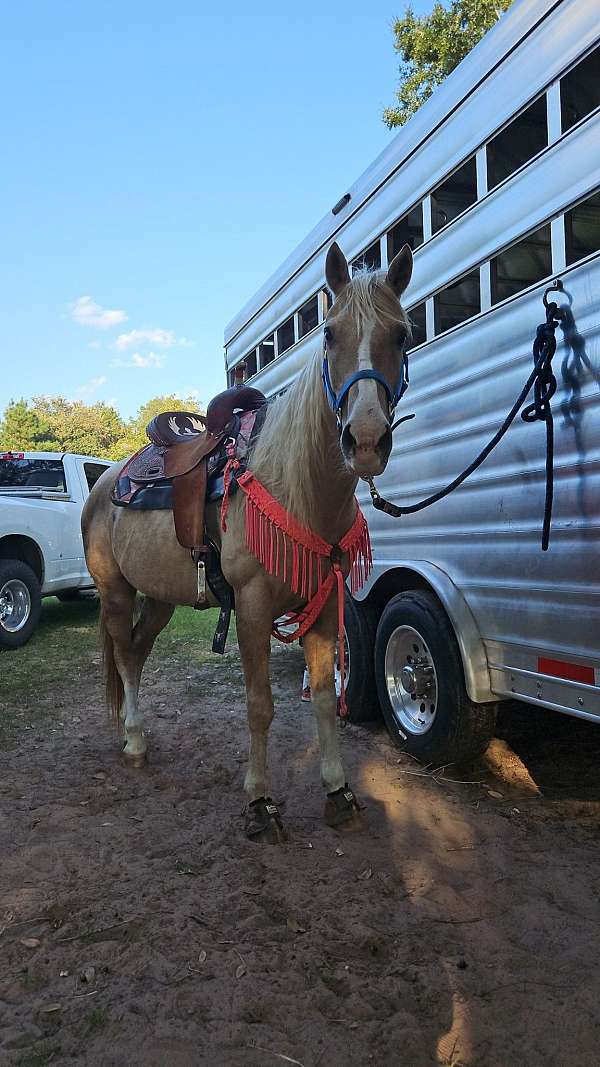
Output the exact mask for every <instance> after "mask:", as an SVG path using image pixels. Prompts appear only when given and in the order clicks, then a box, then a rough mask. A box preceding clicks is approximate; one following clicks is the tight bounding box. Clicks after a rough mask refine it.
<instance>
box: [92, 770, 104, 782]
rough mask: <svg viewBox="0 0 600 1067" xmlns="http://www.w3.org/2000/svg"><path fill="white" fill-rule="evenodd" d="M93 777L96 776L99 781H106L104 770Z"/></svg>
mask: <svg viewBox="0 0 600 1067" xmlns="http://www.w3.org/2000/svg"><path fill="white" fill-rule="evenodd" d="M92 778H95V779H96V781H97V782H104V781H106V775H105V773H104V771H98V774H93V775H92Z"/></svg>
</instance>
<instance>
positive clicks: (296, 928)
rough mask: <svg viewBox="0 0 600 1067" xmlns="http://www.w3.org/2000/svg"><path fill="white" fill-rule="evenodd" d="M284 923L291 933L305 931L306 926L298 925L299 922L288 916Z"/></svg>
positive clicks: (303, 932)
mask: <svg viewBox="0 0 600 1067" xmlns="http://www.w3.org/2000/svg"><path fill="white" fill-rule="evenodd" d="M286 925H287V928H288V930H291V931H292V933H293V934H305V933H306V927H305V926H300V923H299V922H298V920H297V919H292V918H291V917H290V918H289V919H288V920H287V924H286Z"/></svg>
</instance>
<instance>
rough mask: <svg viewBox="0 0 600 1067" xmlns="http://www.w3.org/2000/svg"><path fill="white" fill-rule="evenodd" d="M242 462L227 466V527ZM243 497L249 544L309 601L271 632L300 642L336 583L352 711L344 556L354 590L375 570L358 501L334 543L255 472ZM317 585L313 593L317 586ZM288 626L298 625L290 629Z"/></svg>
mask: <svg viewBox="0 0 600 1067" xmlns="http://www.w3.org/2000/svg"><path fill="white" fill-rule="evenodd" d="M239 467H240V464H239V462H238V460H237V459H235V458H234V457H232V458H230V460H229V462H228V464H227V467H226V469H225V478H224V495H223V503H222V506H221V526H222V528H223V530H226V529H227V508H228V503H229V488H230V485H231V480H232V477H233V475H234V474H235V473H236V471H237V470H239ZM236 482H237V484H238V486H239V487H240V489H241V490H242V492H243V493H244V496H245V498H246V500H245V525H246V547H247V548H248V550H249V551H250V552H251V553H252V555H253V556H255V557H256V559H257V560H258V561H259V562H260V563H261V564H262V566H263V567H264V568H265V570H266V571H267V573H268V574H272V575H275V576H276V577H278V578H280V579H281V580H282V581H283V582H286V584H288V585H289V586H290V588H291V590H292V592H293V593H296V595H297V596H299V597H301V598H302V599H305V600H306V601H307V603H306V605H305V606H304V607H303V608H302V609H301V610H300V611H296V612H290V613H289V614H288V615H286V617H285V630H283V629H282V628H281V626H278V625H277V624H274V625H273V630H272V633H273V636H274V637H276V638H277V639H278V640H279V641H283V642H285V643H286V644H289V643H291V642H292V641H296V640H297V639H298V638H299V637H303V636H304V634H305V633H306V632H307V631H308V630H310V628H311V626H313V625H314V623H315V622H316V620H317V619H318V617H319V615H320V614H321V611H322V610H323V608H324V606H325V604H326V603H327V601H328V599H329V597H330V596H331V594H332V592H333V590H334V589H335V588H336V587H337V606H338V654H339V665H340V674H341V694H340V716H341V718H342V719H345V718H346V716H347V714H348V709H347V706H346V694H345V650H344V572H343V570H342V561H343V558H344V556H347V557H348V565H349V574H350V589H351V592H352V593H355V592H356V591H357V590H358V589H360V587H361V585H362V584H363V583H364V582H365V581H366V579H367V577H368V576H369V573H370V571H371V568H372V565H373V560H372V556H371V541H370V538H369V528H368V526H367V522H366V519H365V517H364V515H363V513H362V511H361V510H360V507H359V505H358V501H357V502H356V517H355V519H354V522H353V523H352V526H351V527H350V529H349V530H348V531H347V533H345V534H344V536H343V537H342V538H341V539H340V541H339V544H337V545H330V544H328V542H327V541H324V540H323V539H322V538H321V537H319V536H318V534H316V533H314V532H313V531H312V530H309V529H308V528H307V527H306V526H303V525H302V523H300V522H298V520H297V519H295V518H294V516H293V515H291V514H290V512H289V511H287V510H286V508H284V507H283V505H282V504H280V503H279V501H278V500H276V499H275V497H273V496H271V494H270V493H269V491H268V490H267V489H265V487H264V485H262V484H261V482H259V481H258V480H257V479H256V478H255V477H254V475H253V473H252V471H248V470H247V471H245V472H244V473H243V474H240V475H238V476H237V477H236ZM315 586H316V590H315V592H314V593H313V589H315ZM288 626H295V627H296V629H295V630H294V631H293V632H292V633H289V632H287V630H288Z"/></svg>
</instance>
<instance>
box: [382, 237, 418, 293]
mask: <svg viewBox="0 0 600 1067" xmlns="http://www.w3.org/2000/svg"><path fill="white" fill-rule="evenodd" d="M412 268H413V256H412V252H411V250H410V245H404V247H403V248H401V249H400V251H399V252H398V255H397V256H394V258H393V260H392V262H391V263H390V265H389V267H388V272H387V275H386V279H385V280H386V282H387V284H388V285H389V287H390V289H393V290H394V292H395V294H396V296H397V297H398V299H400V297H401V296H402V293H403V292H404V290H405V289H406V286H407V285H408V283H409V281H410V279H411V275H412Z"/></svg>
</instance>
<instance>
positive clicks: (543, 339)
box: [368, 280, 562, 552]
mask: <svg viewBox="0 0 600 1067" xmlns="http://www.w3.org/2000/svg"><path fill="white" fill-rule="evenodd" d="M555 289H558V290H562V282H561V281H560V280H557V281H556V282H555V283H554V284H553V285H552V286H550V288H549V289H547V290H546V292H545V293H544V307H545V308H546V321H545V322H542V323H540V325H539V326H538V328H537V331H536V335H535V340H534V342H533V370H532V372H531V374H530V375H529V377H528V379H527V381H526V382H525V385H524V386H523V388H522V390H521V392H520V393H519V396H518V397H517V399H516V400H515V402H514V404H513V406H512V408H511V409H510V411H509V413H508V415H507V416H506V418H505V420H504V422H503V423H502V426H501V427H500V428H499V429H498V430H497V431H496V433H495V434H494V436H493V437H492V439H491V441H488V443H487V445H486V446H485V448H483V449H482V450H481V452H480V453H479V455H478V456H476V457H475V459H474V460H473V461H472V463H470V464H469V466H468V467H467V468H466V469H465V470H464V471H463V472H462V474H459V475H458V476H457V477H456V478H454V480H453V481H451V482H450V484H449V485H447V486H445V488H444V489H440V490H439V491H438V492H437V493H432V494H431V496H428V497H426V498H425V500H420V501H419V503H418V504H408V505H407V506H406V507H400V506H399V505H398V504H392V503H391V501H389V500H384V498H383V497H382V496H380V495H379V493H378V491H377V489H376V488H375V485H374V483H373V479H372V478H369V479H368V482H369V488H370V490H371V500H372V502H373V507H374V508H376V509H377V511H384V512H385V513H386V514H387V515H393V516H394V518H400V516H402V515H414V513H415V512H416V511H422V510H423V509H424V508H428V507H429V506H430V504H435V503H437V501H438V500H443V498H444V497H445V496H448V494H449V493H452V492H453V491H454V489H457V488H458V486H459V485H462V483H463V482H464V481H466V479H467V478H468V477H469V476H470V475H471V474H472V473H473V471H476V470H477V468H478V467H480V466H481V464H482V463H483V461H484V460H485V459H487V457H488V456H489V454H490V452H492V451H493V449H494V448H495V447H496V445H497V444H498V442H499V441H501V440H502V438H503V437H504V435H505V433H506V431H507V430H508V429H509V427H510V426H511V424H512V423H513V422H514V420H515V418H516V416H517V414H518V412H519V410H520V409H521V408H522V406H523V404H524V403H525V400H526V399H527V397H528V395H529V393H530V391H531V389H532V387H533V388H534V399H533V403H532V404H529V405H528V406H527V407H526V408H525V409H524V410H523V411H522V412H521V418H522V419H523V421H524V422H545V423H546V498H545V503H544V521H543V526H542V551H544V552H546V551H547V549H548V544H549V541H550V524H551V522H552V501H553V497H554V421H553V418H552V408H551V406H550V401H551V400H552V397H553V396H554V394H555V392H556V378H555V376H554V372H553V370H552V357H553V355H554V353H555V351H556V336H555V331H556V327H557V326H558V325H559V322H560V315H561V313H560V310H559V308H558V305H557V304H555V303H548V302H547V296H548V293H549V292H551V291H552V290H555Z"/></svg>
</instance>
